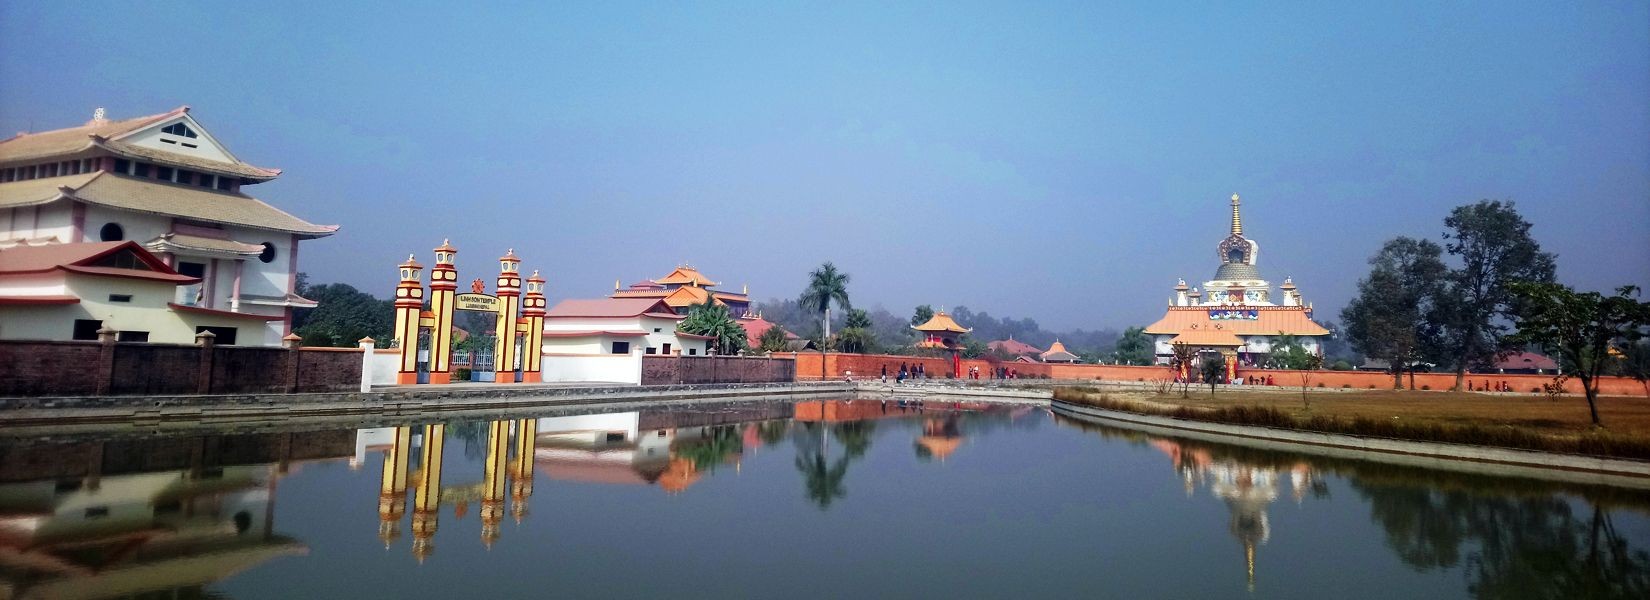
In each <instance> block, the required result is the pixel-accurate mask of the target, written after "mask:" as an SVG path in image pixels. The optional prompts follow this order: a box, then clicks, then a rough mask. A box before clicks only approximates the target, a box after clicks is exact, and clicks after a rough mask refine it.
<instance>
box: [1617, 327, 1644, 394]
mask: <svg viewBox="0 0 1650 600" xmlns="http://www.w3.org/2000/svg"><path fill="white" fill-rule="evenodd" d="M1621 374H1622V375H1626V376H1628V377H1632V378H1633V379H1637V380H1638V382H1639V385H1642V386H1644V395H1645V396H1646V397H1650V341H1642V340H1641V341H1639V342H1638V343H1635V344H1623V345H1622V348H1621Z"/></svg>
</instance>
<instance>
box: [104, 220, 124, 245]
mask: <svg viewBox="0 0 1650 600" xmlns="http://www.w3.org/2000/svg"><path fill="white" fill-rule="evenodd" d="M97 238H98V239H99V240H101V241H105V242H118V241H121V240H124V239H126V230H125V229H123V228H121V226H120V224H119V223H105V224H104V225H103V228H102V229H99V230H97Z"/></svg>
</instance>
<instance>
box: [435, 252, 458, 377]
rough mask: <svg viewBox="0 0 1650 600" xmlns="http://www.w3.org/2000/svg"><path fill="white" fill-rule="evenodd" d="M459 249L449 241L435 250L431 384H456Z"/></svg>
mask: <svg viewBox="0 0 1650 600" xmlns="http://www.w3.org/2000/svg"><path fill="white" fill-rule="evenodd" d="M457 254H458V249H457V248H454V247H453V245H452V244H451V243H450V242H448V241H447V240H441V246H440V247H437V248H436V249H435V266H434V267H430V312H431V313H432V315H433V316H434V317H435V323H434V324H433V325H432V326H431V327H430V383H451V382H452V380H453V366H452V359H453V296H454V295H455V294H457V292H458V268H457V267H456V266H454V264H453V257H454V256H456V255H457Z"/></svg>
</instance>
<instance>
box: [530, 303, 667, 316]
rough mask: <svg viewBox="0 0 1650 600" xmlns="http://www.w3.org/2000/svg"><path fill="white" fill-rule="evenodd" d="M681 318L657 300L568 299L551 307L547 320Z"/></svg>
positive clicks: (547, 313) (546, 314)
mask: <svg viewBox="0 0 1650 600" xmlns="http://www.w3.org/2000/svg"><path fill="white" fill-rule="evenodd" d="M644 314H645V315H649V316H656V317H659V318H667V319H668V318H680V317H678V316H677V315H674V314H671V312H670V307H668V306H665V303H664V302H663V301H661V300H659V299H657V298H591V299H577V298H575V299H568V300H562V301H561V303H559V304H557V305H555V306H554V307H551V308H550V310H549V312H546V313H545V315H544V316H545V318H564V319H565V318H575V317H598V318H602V317H606V318H618V317H639V316H642V315H644Z"/></svg>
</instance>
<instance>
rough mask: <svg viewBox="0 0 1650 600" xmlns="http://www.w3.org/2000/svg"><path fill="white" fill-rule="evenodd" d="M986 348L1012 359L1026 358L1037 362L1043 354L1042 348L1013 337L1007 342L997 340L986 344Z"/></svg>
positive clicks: (1009, 337)
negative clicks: (1038, 357) (1036, 359)
mask: <svg viewBox="0 0 1650 600" xmlns="http://www.w3.org/2000/svg"><path fill="white" fill-rule="evenodd" d="M986 347H987V348H990V349H991V351H993V352H999V353H1002V354H1004V355H1007V356H1008V357H1009V358H1011V359H1015V358H1022V357H1025V358H1032V359H1033V360H1035V358H1036V357H1037V356H1038V355H1041V354H1042V353H1043V351H1042V349H1041V348H1038V347H1036V346H1033V345H1031V344H1027V343H1025V342H1022V341H1019V340H1016V339H1014V336H1012V335H1011V336H1008V339H1006V340H997V341H994V342H991V343H988V344H986Z"/></svg>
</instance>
